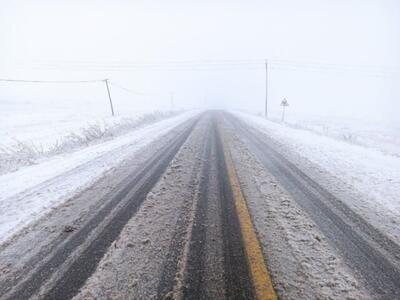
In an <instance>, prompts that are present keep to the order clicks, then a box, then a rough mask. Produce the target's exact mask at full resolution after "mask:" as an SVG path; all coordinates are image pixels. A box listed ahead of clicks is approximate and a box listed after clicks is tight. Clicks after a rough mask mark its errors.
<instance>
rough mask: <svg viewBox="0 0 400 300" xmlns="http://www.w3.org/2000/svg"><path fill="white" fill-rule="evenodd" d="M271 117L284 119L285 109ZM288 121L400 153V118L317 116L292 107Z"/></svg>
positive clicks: (318, 131) (324, 133)
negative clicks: (293, 110)
mask: <svg viewBox="0 0 400 300" xmlns="http://www.w3.org/2000/svg"><path fill="white" fill-rule="evenodd" d="M269 119H270V120H272V121H275V122H278V123H282V122H281V111H272V112H270V117H269ZM285 125H286V126H289V127H291V128H294V129H304V130H308V131H312V132H314V133H316V134H319V135H324V136H329V137H332V138H335V139H337V140H341V141H345V142H347V143H350V144H355V145H360V146H364V147H368V148H373V149H376V150H380V151H381V152H384V153H386V154H390V155H394V156H398V157H400V119H399V120H398V121H393V120H391V121H389V120H386V121H383V120H380V121H378V120H367V119H365V118H345V117H332V116H317V115H309V114H301V113H294V112H291V111H290V110H289V111H287V112H286V116H285Z"/></svg>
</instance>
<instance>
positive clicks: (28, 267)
mask: <svg viewBox="0 0 400 300" xmlns="http://www.w3.org/2000/svg"><path fill="white" fill-rule="evenodd" d="M233 133H234V134H233ZM233 135H234V138H233ZM235 139H236V140H237V141H239V140H240V142H242V143H243V144H245V145H246V146H247V147H248V149H249V150H250V152H251V153H252V154H253V155H254V157H256V158H257V159H258V161H259V162H260V163H261V164H262V165H263V166H264V167H265V169H266V170H268V172H270V173H271V174H272V175H273V176H274V178H275V179H276V180H277V182H278V183H279V185H280V186H281V187H282V188H283V189H285V190H286V191H287V192H288V194H289V195H290V196H291V197H292V199H294V201H296V203H298V205H299V206H300V207H301V208H302V210H304V212H305V214H307V216H309V218H310V220H312V222H314V223H315V224H316V227H317V228H318V230H319V231H320V232H321V233H322V234H323V235H324V237H325V238H326V240H327V241H328V243H329V244H330V245H331V246H332V249H333V250H332V251H333V252H334V253H335V255H337V256H338V257H340V259H341V260H343V262H344V264H345V268H348V269H349V270H350V271H349V272H350V273H351V276H354V278H355V280H357V281H358V282H359V283H360V286H361V287H360V290H363V291H364V293H366V294H364V295H368V297H371V298H378V299H400V247H399V246H398V245H397V244H396V243H394V242H393V241H392V240H390V239H389V238H388V237H386V236H385V235H384V234H383V233H381V232H379V231H378V230H377V229H375V228H374V227H373V226H371V225H370V224H369V223H367V222H366V221H365V220H364V219H363V218H362V217H361V216H359V215H358V214H356V213H355V212H353V211H352V210H351V209H350V208H349V207H347V206H346V205H345V203H344V202H343V201H341V199H338V198H337V197H335V196H334V195H332V194H331V193H330V192H329V191H328V190H327V189H326V188H325V187H324V186H323V185H321V183H317V182H316V181H314V180H312V179H311V178H310V177H309V176H307V175H306V174H305V173H304V172H302V170H300V169H299V168H298V167H297V166H295V165H294V164H293V163H292V162H290V161H289V160H287V159H286V158H285V157H284V156H283V155H282V154H280V153H279V152H278V151H277V150H275V149H274V147H273V143H272V142H270V141H269V138H268V137H267V136H265V135H263V134H261V133H260V132H257V131H256V130H255V129H252V128H250V127H249V126H247V125H246V124H245V123H243V122H242V121H240V120H238V119H237V118H236V117H234V116H233V115H230V114H228V113H223V112H207V113H203V114H202V115H200V116H198V117H195V118H193V119H192V120H190V121H187V122H186V123H184V124H181V125H180V126H179V127H178V128H177V129H175V130H173V131H172V132H171V133H169V134H168V135H167V136H165V137H164V138H163V139H162V140H160V141H157V142H155V143H153V145H151V146H150V147H148V149H146V150H145V151H143V153H142V154H141V155H140V157H135V158H132V161H131V162H127V163H125V164H124V165H123V166H121V167H120V168H119V169H118V170H116V171H115V172H114V173H112V174H109V177H107V176H105V177H104V178H102V179H100V180H99V181H98V182H96V183H95V185H94V186H93V187H91V188H88V189H87V190H84V191H82V192H81V193H80V194H79V195H78V196H76V197H73V198H71V199H68V201H67V202H66V203H65V204H63V205H61V206H60V207H59V208H57V209H54V210H53V211H51V212H50V213H49V214H47V215H46V216H45V217H43V218H41V219H40V220H38V221H37V222H35V224H32V225H31V226H30V227H29V228H26V229H25V230H23V231H22V232H20V233H18V234H17V235H16V236H14V237H13V238H12V239H10V240H9V241H7V242H6V243H4V244H3V245H1V246H0V263H1V264H2V265H3V266H7V268H6V269H4V270H6V271H3V272H2V276H1V277H0V297H1V299H30V298H38V299H72V298H74V297H75V299H91V298H93V299H95V298H100V299H102V298H103V299H107V298H119V299H128V298H132V299H136V298H140V299H147V298H151V299H256V298H260V299H261V298H262V299H275V298H276V295H275V291H274V289H273V283H274V282H273V280H274V278H275V277H276V276H277V275H276V274H273V273H272V274H270V273H271V271H272V272H273V270H271V269H270V268H269V266H268V262H269V260H270V259H271V260H272V261H273V257H266V255H265V253H267V252H268V251H266V249H265V247H266V246H265V244H264V243H260V241H259V237H257V236H259V234H260V233H259V232H258V233H257V229H256V228H257V226H256V225H257V224H254V222H255V221H254V219H252V210H251V207H250V209H248V207H247V205H246V199H245V197H246V191H244V192H243V191H242V187H241V184H240V178H241V176H243V174H240V173H238V174H236V171H235V160H234V159H233V158H232V157H231V154H230V150H229V149H230V147H233V146H234V145H233V144H232V143H233V142H232V141H234V140H235ZM246 188H248V187H246ZM271 230H272V229H271ZM284 267H285V266H284V265H281V266H280V268H284ZM270 275H272V282H271V277H270ZM293 276H296V275H295V274H294V275H293ZM310 280H311V279H310ZM288 288H289V287H288ZM290 288H295V287H290ZM331 288H332V289H335V288H336V287H334V286H332V287H331ZM327 293H328V294H329V291H328V292H327ZM278 296H279V293H278ZM315 298H316V299H317V298H318V295H316V296H315ZM304 299H306V298H304Z"/></svg>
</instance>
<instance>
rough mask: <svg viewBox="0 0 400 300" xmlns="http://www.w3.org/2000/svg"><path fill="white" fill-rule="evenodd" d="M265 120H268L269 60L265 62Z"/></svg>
mask: <svg viewBox="0 0 400 300" xmlns="http://www.w3.org/2000/svg"><path fill="white" fill-rule="evenodd" d="M265 118H268V60H265Z"/></svg>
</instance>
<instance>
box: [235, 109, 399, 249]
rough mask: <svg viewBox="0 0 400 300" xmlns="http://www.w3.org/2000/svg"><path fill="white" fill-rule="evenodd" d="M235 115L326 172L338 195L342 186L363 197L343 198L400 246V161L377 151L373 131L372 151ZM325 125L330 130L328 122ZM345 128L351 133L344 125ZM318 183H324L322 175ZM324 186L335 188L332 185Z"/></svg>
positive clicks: (253, 117)
mask: <svg viewBox="0 0 400 300" xmlns="http://www.w3.org/2000/svg"><path fill="white" fill-rule="evenodd" d="M234 114H235V115H236V116H238V117H239V118H240V119H242V120H244V121H245V122H247V123H248V124H249V125H251V126H252V127H254V128H256V129H258V130H260V131H262V132H264V133H266V134H267V135H268V136H270V137H271V138H272V139H274V140H275V141H277V142H278V143H279V144H281V145H283V147H284V149H288V151H289V152H292V153H295V154H296V155H297V156H299V157H300V158H302V159H303V160H302V162H310V163H311V164H312V165H314V166H318V168H319V169H321V170H324V171H326V172H327V173H328V174H330V176H331V177H332V178H334V179H336V181H335V184H333V185H336V186H335V187H333V188H334V189H343V188H344V187H343V185H347V186H349V187H350V188H351V189H352V190H354V191H355V192H356V193H357V195H358V196H356V197H340V198H341V199H342V200H343V201H347V204H348V205H349V206H350V207H352V208H354V209H356V211H358V212H360V213H362V214H364V215H365V216H366V217H367V218H368V219H369V220H370V221H371V222H372V223H373V224H374V225H375V226H377V227H378V228H381V229H382V230H385V231H387V233H388V234H389V235H390V236H392V238H394V239H395V240H397V241H398V242H399V241H400V231H399V230H398V228H399V225H400V198H399V195H400V157H399V156H397V155H392V154H388V153H386V151H384V150H378V149H379V148H380V140H379V138H378V139H376V140H374V136H378V137H379V134H375V133H374V132H372V134H371V135H369V134H368V128H365V131H364V135H365V136H368V137H369V138H370V139H369V141H370V143H375V144H374V145H373V147H370V146H369V145H368V146H366V145H365V146H364V145H363V146H362V145H360V144H355V143H349V142H348V141H345V140H341V139H337V138H335V137H332V136H330V135H329V134H327V135H324V134H321V132H315V131H314V130H304V129H299V128H294V127H293V126H292V125H286V124H283V123H278V122H276V121H269V120H265V119H264V118H262V117H259V116H253V115H249V114H245V113H240V112H234ZM321 124H323V123H321ZM326 124H327V126H331V123H329V121H327V122H326ZM339 128H340V126H336V127H335V131H337V132H340V130H339ZM343 128H347V127H346V126H345V125H344V126H343ZM358 128H361V127H358ZM346 130H347V129H346ZM354 130H355V131H357V130H358V129H354ZM389 140H390V142H391V144H392V145H395V140H396V139H395V138H394V137H392V138H389ZM301 167H302V168H303V166H301ZM303 169H304V168H303ZM318 172H319V171H318ZM321 174H322V173H321ZM319 177H320V178H319V179H321V178H322V175H320V176H319ZM340 182H342V183H343V184H340ZM325 184H327V185H329V184H331V185H332V183H329V182H325ZM338 185H340V186H338ZM396 228H397V229H396Z"/></svg>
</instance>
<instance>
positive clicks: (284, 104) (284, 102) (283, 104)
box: [281, 98, 289, 122]
mask: <svg viewBox="0 0 400 300" xmlns="http://www.w3.org/2000/svg"><path fill="white" fill-rule="evenodd" d="M281 106H282V122H285V109H286V106H289V103H288V102H287V100H286V98H283V100H282V102H281Z"/></svg>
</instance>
